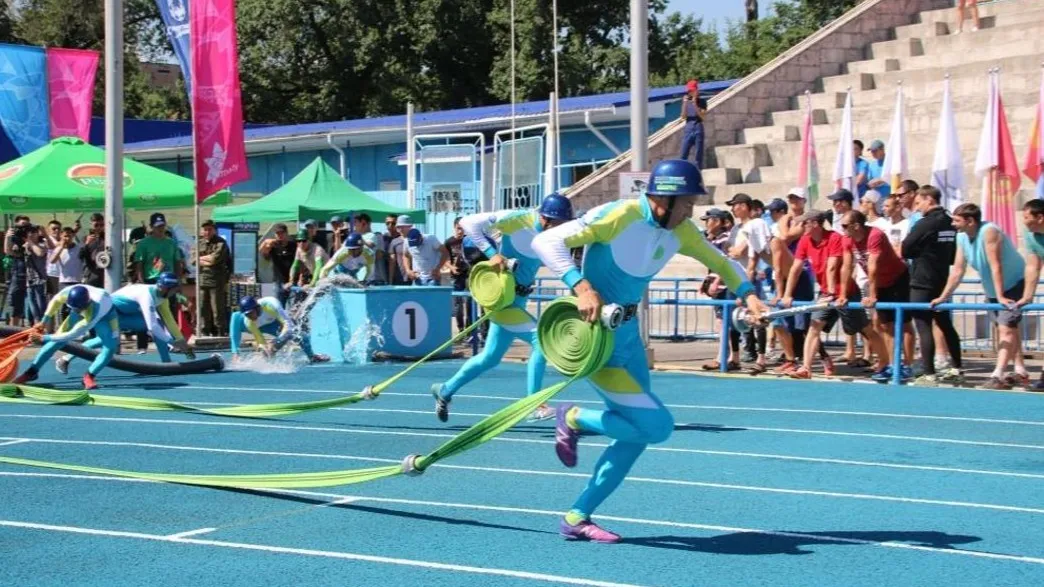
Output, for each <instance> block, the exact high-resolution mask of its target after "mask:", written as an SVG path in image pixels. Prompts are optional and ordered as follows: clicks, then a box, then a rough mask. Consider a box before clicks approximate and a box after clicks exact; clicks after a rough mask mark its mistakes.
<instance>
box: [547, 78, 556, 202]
mask: <svg viewBox="0 0 1044 587" xmlns="http://www.w3.org/2000/svg"><path fill="white" fill-rule="evenodd" d="M556 104H557V101H556V97H555V93H554V92H551V98H550V99H549V100H548V108H547V114H548V118H549V120H548V125H547V132H548V137H547V149H545V151H544V169H546V170H547V171H546V172H545V173H544V196H545V197H546V196H548V195H549V194H550V193H551V192H553V191H555V185H556V184H557V183H558V182H557V181H555V177H556V175H557V174H558V171H557V169H556V166H555V161H556V160H557V157H556V156H555V154H556V151H557V146H558V125H557V124H556V123H557V122H558V112H557V111H556V109H555V105H556Z"/></svg>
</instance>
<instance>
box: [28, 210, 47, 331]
mask: <svg viewBox="0 0 1044 587" xmlns="http://www.w3.org/2000/svg"><path fill="white" fill-rule="evenodd" d="M25 289H26V293H27V294H28V296H29V313H30V314H31V315H32V317H33V322H34V323H37V322H43V319H44V312H46V311H47V241H46V240H45V239H44V235H43V228H42V227H39V226H29V227H28V228H27V229H26V237H25Z"/></svg>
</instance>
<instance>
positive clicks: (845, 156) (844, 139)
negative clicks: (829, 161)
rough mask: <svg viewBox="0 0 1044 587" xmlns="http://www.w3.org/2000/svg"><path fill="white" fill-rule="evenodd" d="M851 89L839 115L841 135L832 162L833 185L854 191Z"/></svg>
mask: <svg viewBox="0 0 1044 587" xmlns="http://www.w3.org/2000/svg"><path fill="white" fill-rule="evenodd" d="M852 141H853V139H852V91H851V90H849V91H848V96H847V97H846V98H845V111H844V114H843V115H842V116H841V136H840V137H839V138H838V140H837V160H836V161H835V163H834V187H835V188H837V189H846V190H848V191H850V192H853V193H855V153H854V152H853V151H852Z"/></svg>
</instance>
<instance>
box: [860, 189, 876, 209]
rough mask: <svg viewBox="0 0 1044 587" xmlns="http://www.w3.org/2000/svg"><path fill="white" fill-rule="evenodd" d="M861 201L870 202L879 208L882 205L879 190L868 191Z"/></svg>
mask: <svg viewBox="0 0 1044 587" xmlns="http://www.w3.org/2000/svg"><path fill="white" fill-rule="evenodd" d="M859 201H860V202H870V203H871V204H873V205H874V207H877V206H878V205H880V204H881V193H880V192H878V191H877V190H866V193H865V194H863V197H862V198H860V199H859Z"/></svg>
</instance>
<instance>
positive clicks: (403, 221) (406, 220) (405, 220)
mask: <svg viewBox="0 0 1044 587" xmlns="http://www.w3.org/2000/svg"><path fill="white" fill-rule="evenodd" d="M395 225H396V226H413V221H412V220H410V217H409V216H407V215H406V214H400V215H399V217H398V218H396V219H395Z"/></svg>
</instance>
